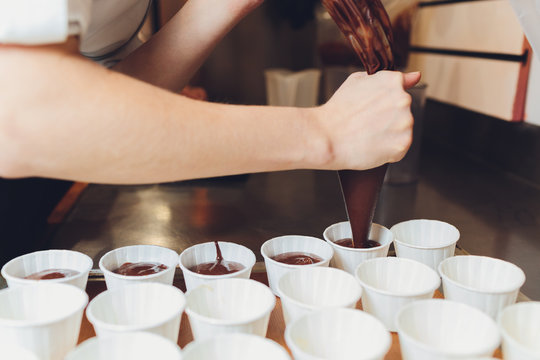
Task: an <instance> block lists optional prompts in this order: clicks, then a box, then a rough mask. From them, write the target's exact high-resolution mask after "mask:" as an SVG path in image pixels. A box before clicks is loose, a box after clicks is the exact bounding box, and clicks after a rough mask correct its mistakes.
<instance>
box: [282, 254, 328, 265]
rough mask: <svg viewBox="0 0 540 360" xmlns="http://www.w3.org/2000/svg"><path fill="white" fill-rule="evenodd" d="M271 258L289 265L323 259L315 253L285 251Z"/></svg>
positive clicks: (306, 263) (313, 262)
mask: <svg viewBox="0 0 540 360" xmlns="http://www.w3.org/2000/svg"><path fill="white" fill-rule="evenodd" d="M271 259H272V260H275V261H278V262H280V263H283V264H289V265H311V264H316V263H318V262H321V261H322V260H323V259H322V258H320V257H318V256H317V255H315V254H310V253H303V252H286V253H283V254H279V255H276V256H273V257H271Z"/></svg>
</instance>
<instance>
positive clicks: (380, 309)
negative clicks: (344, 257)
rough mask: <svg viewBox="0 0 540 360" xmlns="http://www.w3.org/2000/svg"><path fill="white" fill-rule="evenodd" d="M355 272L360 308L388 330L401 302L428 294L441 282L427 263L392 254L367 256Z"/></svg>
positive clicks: (392, 325)
mask: <svg viewBox="0 0 540 360" xmlns="http://www.w3.org/2000/svg"><path fill="white" fill-rule="evenodd" d="M355 275H356V279H358V281H360V284H361V285H362V288H363V296H362V308H363V309H364V311H366V312H368V313H370V314H372V315H373V316H375V317H376V318H377V319H379V320H381V321H382V322H383V324H384V325H385V326H386V328H387V329H388V330H389V331H397V328H396V322H395V320H396V315H397V313H398V311H399V310H400V309H401V308H402V307H403V306H404V305H406V304H409V303H411V302H414V301H417V300H421V299H430V298H432V297H433V294H434V293H435V290H436V289H438V288H439V286H440V284H441V279H440V278H439V275H438V274H437V273H436V272H435V271H434V270H432V269H431V268H430V267H429V266H427V265H424V264H422V263H419V262H417V261H414V260H409V259H403V258H395V257H386V258H377V259H371V260H367V261H365V262H363V263H362V264H360V265H358V268H357V269H356V272H355Z"/></svg>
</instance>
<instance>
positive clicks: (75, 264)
mask: <svg viewBox="0 0 540 360" xmlns="http://www.w3.org/2000/svg"><path fill="white" fill-rule="evenodd" d="M92 265H93V261H92V259H91V258H90V257H89V256H87V255H85V254H83V253H80V252H77V251H71V250H44V251H36V252H33V253H30V254H26V255H22V256H19V257H17V258H15V259H13V260H11V261H9V262H8V263H6V264H5V265H4V266H3V267H2V276H3V277H4V278H5V279H6V281H7V283H8V286H9V287H11V288H13V287H16V286H24V285H33V284H36V283H37V282H39V281H41V282H43V281H45V280H31V279H25V277H26V276H29V275H32V274H35V273H37V272H40V271H43V270H50V269H63V270H75V271H77V272H78V274H77V275H74V276H69V277H65V278H60V279H50V280H46V281H47V282H48V283H64V284H69V285H75V286H76V287H78V288H79V289H81V290H85V289H86V283H87V281H88V274H89V273H90V270H92Z"/></svg>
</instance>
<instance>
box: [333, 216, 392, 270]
mask: <svg viewBox="0 0 540 360" xmlns="http://www.w3.org/2000/svg"><path fill="white" fill-rule="evenodd" d="M323 235H324V239H325V240H326V241H327V242H328V243H329V244H330V245H331V246H332V248H333V249H334V257H333V258H332V261H331V262H330V265H331V266H332V267H336V268H338V269H342V270H345V271H346V272H348V273H349V274H352V275H354V271H355V270H356V267H357V266H358V265H360V264H361V263H362V262H364V261H366V260H369V259H373V258H377V257H386V256H387V255H388V249H389V248H390V244H392V241H393V240H394V236H393V234H392V232H391V231H390V230H388V229H387V228H385V227H384V226H381V225H378V224H372V225H371V231H370V234H369V239H370V240H375V241H378V242H379V243H380V244H381V246H378V247H374V248H369V249H357V248H349V247H345V246H341V245H337V244H335V241H338V240H341V239H345V238H351V237H352V230H351V224H350V223H349V222H348V221H344V222H340V223H337V224H333V225H330V226H329V227H328V228H326V230H324V234H323Z"/></svg>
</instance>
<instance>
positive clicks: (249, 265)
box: [178, 241, 257, 294]
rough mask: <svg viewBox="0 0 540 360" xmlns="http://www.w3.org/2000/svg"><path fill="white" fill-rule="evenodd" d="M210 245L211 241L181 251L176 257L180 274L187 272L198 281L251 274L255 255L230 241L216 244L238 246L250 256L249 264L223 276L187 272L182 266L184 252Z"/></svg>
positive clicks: (245, 247) (255, 259)
mask: <svg viewBox="0 0 540 360" xmlns="http://www.w3.org/2000/svg"><path fill="white" fill-rule="evenodd" d="M210 243H213V241H207V242H204V243H201V244H195V245H192V246H190V247H188V248H187V249H185V250H184V251H182V253H181V254H180V255H178V266H179V267H180V269H181V270H182V272H187V273H188V274H189V275H191V276H193V277H196V278H199V279H205V280H219V279H229V278H236V277H238V276H239V275H242V274H245V273H246V272H251V270H252V269H253V266H255V263H256V262H257V257H256V256H255V253H254V252H253V251H252V250H251V249H250V248H248V247H247V246H244V245H240V244H237V243H234V242H230V241H218V244H231V245H234V246H238V247H241V248H244V249H246V250H248V251H249V254H250V256H249V257H250V259H249V263H248V264H247V265H246V264H242V265H245V267H244V268H243V269H242V270H238V271H235V272H233V273H230V274H224V275H204V274H197V273H196V272H194V271H191V270H189V269H188V268H187V267H186V266H185V265H184V264H183V261H182V260H183V258H184V256H186V255H185V254H186V251H188V250H191V249H193V248H195V247H199V246H202V245H205V244H210ZM184 277H185V274H184ZM190 290H193V289H190ZM186 294H187V292H186Z"/></svg>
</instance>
